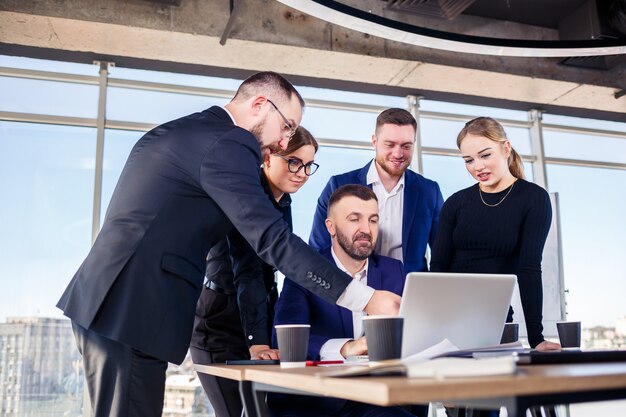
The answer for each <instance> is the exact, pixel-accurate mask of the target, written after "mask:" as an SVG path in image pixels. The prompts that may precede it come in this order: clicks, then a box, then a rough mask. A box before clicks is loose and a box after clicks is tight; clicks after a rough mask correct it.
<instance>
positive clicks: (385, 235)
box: [309, 108, 443, 272]
mask: <svg viewBox="0 0 626 417" xmlns="http://www.w3.org/2000/svg"><path fill="white" fill-rule="evenodd" d="M416 128H417V122H416V120H415V118H414V117H413V116H412V115H411V113H409V112H408V111H406V110H403V109H397V108H392V109H387V110H385V111H383V112H382V113H381V114H380V115H378V118H377V119H376V130H375V133H374V134H373V135H372V144H373V145H374V149H375V151H376V155H375V157H374V159H373V160H372V161H371V162H369V163H368V164H367V165H365V167H363V168H361V169H357V170H355V171H351V172H347V173H344V174H341V175H336V176H333V177H331V178H330V180H329V181H328V183H327V184H326V187H325V188H324V190H323V191H322V194H321V195H320V197H319V199H318V202H317V209H316V211H315V217H314V218H313V227H312V229H311V235H310V237H309V244H310V245H311V246H313V247H314V248H316V249H322V248H325V247H327V246H328V245H329V244H330V238H329V236H328V233H327V232H326V228H325V226H324V222H325V220H326V211H327V207H328V199H329V198H330V195H331V194H332V193H333V191H335V190H336V189H337V188H338V187H340V186H342V185H344V184H361V185H367V186H368V187H370V188H372V190H373V191H374V192H375V193H376V196H377V197H378V205H379V210H380V213H379V214H380V237H379V239H378V243H377V245H376V248H375V249H374V252H375V253H377V254H379V255H384V256H389V257H391V258H394V259H398V260H400V261H402V262H403V263H404V268H405V270H406V271H407V272H415V271H426V270H427V269H428V266H427V264H426V247H427V245H430V246H431V247H432V245H433V243H434V238H435V232H436V231H437V223H438V222H439V212H440V211H441V206H442V205H443V197H442V196H441V191H440V190H439V185H437V183H436V182H434V181H431V180H429V179H426V178H424V177H423V176H421V175H419V174H416V173H415V172H413V171H411V170H410V169H408V168H409V164H410V163H411V158H412V156H413V151H414V145H415V131H416Z"/></svg>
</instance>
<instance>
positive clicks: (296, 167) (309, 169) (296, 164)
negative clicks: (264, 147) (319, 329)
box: [272, 153, 320, 176]
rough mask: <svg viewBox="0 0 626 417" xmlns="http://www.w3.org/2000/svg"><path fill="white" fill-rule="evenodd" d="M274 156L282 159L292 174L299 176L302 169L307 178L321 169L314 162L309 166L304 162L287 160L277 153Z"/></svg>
mask: <svg viewBox="0 0 626 417" xmlns="http://www.w3.org/2000/svg"><path fill="white" fill-rule="evenodd" d="M272 155H273V156H277V157H279V158H280V159H282V160H284V161H286V162H287V169H288V170H289V172H291V173H292V174H297V173H298V172H300V170H301V169H302V168H304V174H305V175H306V176H311V175H313V174H315V171H317V169H318V168H319V167H320V166H319V165H318V164H316V163H315V162H313V161H311V162H309V163H308V164H303V163H302V161H300V160H299V159H293V158H286V157H284V156H282V155H279V154H277V153H273V154H272Z"/></svg>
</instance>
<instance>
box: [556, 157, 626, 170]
mask: <svg viewBox="0 0 626 417" xmlns="http://www.w3.org/2000/svg"><path fill="white" fill-rule="evenodd" d="M545 161H546V164H553V165H569V166H575V167H588V168H603V169H621V170H626V164H622V163H619V162H600V161H588V160H585V159H568V158H554V157H550V158H546V159H545Z"/></svg>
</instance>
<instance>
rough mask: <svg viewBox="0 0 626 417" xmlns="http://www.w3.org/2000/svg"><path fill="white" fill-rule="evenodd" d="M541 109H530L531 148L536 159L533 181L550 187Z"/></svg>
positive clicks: (544, 186)
mask: <svg viewBox="0 0 626 417" xmlns="http://www.w3.org/2000/svg"><path fill="white" fill-rule="evenodd" d="M542 114H543V113H542V112H541V110H536V109H533V110H530V111H529V112H528V119H529V121H530V148H531V150H532V153H533V155H534V156H535V158H536V160H535V162H534V163H533V182H534V183H535V184H537V185H540V186H542V187H543V188H545V189H546V190H547V189H548V175H547V173H546V158H545V153H544V147H543V131H542V126H541V118H542Z"/></svg>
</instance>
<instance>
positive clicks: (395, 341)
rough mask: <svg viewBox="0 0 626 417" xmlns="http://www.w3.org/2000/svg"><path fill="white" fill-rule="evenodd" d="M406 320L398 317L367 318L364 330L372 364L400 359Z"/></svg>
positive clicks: (364, 320)
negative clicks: (403, 328)
mask: <svg viewBox="0 0 626 417" xmlns="http://www.w3.org/2000/svg"><path fill="white" fill-rule="evenodd" d="M403 326H404V319H403V318H402V317H397V316H365V317H363V330H365V339H366V341H367V355H368V357H369V360H370V362H377V361H383V360H387V359H399V358H400V356H401V355H402V327H403Z"/></svg>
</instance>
